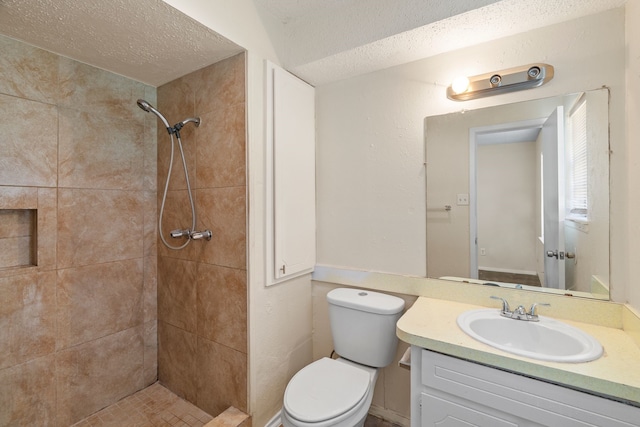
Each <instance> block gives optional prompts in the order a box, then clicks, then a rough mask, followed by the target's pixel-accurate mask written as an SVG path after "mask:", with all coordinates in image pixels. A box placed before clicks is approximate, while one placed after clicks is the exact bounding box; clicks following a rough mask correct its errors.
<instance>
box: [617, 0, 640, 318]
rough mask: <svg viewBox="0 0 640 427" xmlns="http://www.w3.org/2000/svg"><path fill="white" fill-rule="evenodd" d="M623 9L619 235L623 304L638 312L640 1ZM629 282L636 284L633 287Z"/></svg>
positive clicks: (630, 3)
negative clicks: (625, 259) (623, 254)
mask: <svg viewBox="0 0 640 427" xmlns="http://www.w3.org/2000/svg"><path fill="white" fill-rule="evenodd" d="M626 8H627V15H626V40H627V42H626V49H625V51H626V60H627V61H626V84H627V91H626V93H627V103H626V119H627V121H626V125H627V129H626V131H627V150H626V152H625V153H624V154H625V157H626V162H627V168H626V169H627V170H628V176H627V177H626V183H625V184H626V185H625V186H624V188H625V192H624V194H625V196H626V197H625V198H626V199H627V200H628V203H627V204H626V207H627V212H628V214H627V216H626V219H627V223H626V224H624V225H620V228H621V230H620V232H621V233H625V234H626V235H627V236H628V237H627V238H628V240H627V242H626V244H627V245H626V248H625V250H626V251H627V253H628V254H629V257H630V258H631V259H632V260H631V261H630V262H629V263H628V267H629V274H628V275H627V277H628V280H629V286H627V288H626V295H625V299H624V301H628V302H629V303H630V304H631V305H632V306H633V307H635V308H636V310H640V285H638V280H637V278H638V277H640V263H639V262H637V259H638V254H640V222H638V215H637V213H638V211H639V210H640V189H639V188H638V186H639V185H640V184H638V183H640V142H639V139H640V120H638V117H640V2H638V1H628V2H627V5H626ZM631 283H634V284H635V285H634V286H632V285H631Z"/></svg>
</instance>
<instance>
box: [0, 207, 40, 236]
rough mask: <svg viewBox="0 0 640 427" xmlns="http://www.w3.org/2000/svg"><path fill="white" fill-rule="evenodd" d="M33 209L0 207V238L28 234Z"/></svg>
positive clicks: (29, 232)
mask: <svg viewBox="0 0 640 427" xmlns="http://www.w3.org/2000/svg"><path fill="white" fill-rule="evenodd" d="M34 226H35V209H0V238H7V237H23V236H30V235H31V232H32V230H33V228H34Z"/></svg>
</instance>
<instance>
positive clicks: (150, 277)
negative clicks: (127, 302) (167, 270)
mask: <svg viewBox="0 0 640 427" xmlns="http://www.w3.org/2000/svg"><path fill="white" fill-rule="evenodd" d="M143 304H144V306H143V312H144V322H145V323H146V322H149V321H151V320H156V319H157V318H158V259H157V258H156V257H155V256H150V257H146V258H144V289H143Z"/></svg>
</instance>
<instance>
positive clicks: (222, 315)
mask: <svg viewBox="0 0 640 427" xmlns="http://www.w3.org/2000/svg"><path fill="white" fill-rule="evenodd" d="M244 93H245V56H244V54H240V55H237V56H234V57H232V58H229V59H227V60H224V61H221V62H218V63H216V64H213V65H211V66H209V67H206V68H204V69H202V70H199V71H196V72H194V73H192V74H189V75H187V76H184V77H182V78H180V79H178V80H175V81H173V82H171V83H168V84H166V85H164V86H161V87H159V88H158V109H159V110H160V111H161V112H162V113H163V114H164V115H165V116H166V117H167V119H168V120H169V122H170V123H177V122H178V121H181V120H184V119H185V118H187V117H195V116H199V117H200V118H201V119H202V124H201V125H200V127H198V128H195V127H194V126H193V125H192V124H189V125H187V126H186V127H184V128H183V129H182V130H181V131H180V132H181V135H182V140H183V144H184V151H185V155H186V161H187V165H188V168H189V180H190V183H191V186H192V188H193V189H194V196H195V204H196V210H197V215H198V223H197V227H196V229H198V230H203V229H210V230H211V231H212V233H213V239H212V240H211V241H209V242H204V241H194V242H191V244H190V245H189V246H188V247H187V248H186V249H184V250H180V251H173V250H169V249H167V248H165V247H164V246H163V245H162V244H161V243H159V244H158V253H159V256H158V337H159V338H158V339H159V349H158V351H159V353H158V369H159V374H158V375H159V379H160V382H161V383H163V384H164V385H166V386H167V387H168V388H169V389H171V390H172V391H173V392H174V393H176V394H178V395H179V396H181V397H183V398H185V399H187V400H189V401H191V402H193V403H195V404H196V405H197V406H199V407H200V408H201V409H203V410H205V411H206V412H208V413H210V414H211V415H213V416H216V415H218V414H220V413H221V412H223V411H224V410H226V409H227V408H228V407H229V406H235V407H236V408H238V409H240V410H243V411H246V410H247V267H246V265H247V258H246V213H247V205H246V191H247V188H246V161H245V158H246V151H245V150H246V149H245V147H246V137H245V135H246V131H245V97H244ZM175 155H176V161H175V162H174V167H173V170H172V176H171V183H170V187H169V188H170V191H169V194H168V196H167V202H166V206H165V214H164V219H163V232H164V234H165V236H168V234H169V231H170V230H172V229H176V228H189V227H191V211H190V207H189V202H188V198H187V192H186V181H185V179H184V172H183V170H182V164H181V161H180V160H179V154H178V152H177V150H176V154H175ZM169 157H170V139H169V135H168V134H167V132H166V129H163V128H161V127H159V128H158V186H159V191H158V197H159V201H158V203H159V204H160V198H161V197H162V190H163V189H164V183H165V178H166V174H167V170H168V165H169V162H168V160H169ZM168 240H169V241H170V243H171V244H173V245H177V244H179V243H180V241H176V240H173V239H171V238H170V237H168Z"/></svg>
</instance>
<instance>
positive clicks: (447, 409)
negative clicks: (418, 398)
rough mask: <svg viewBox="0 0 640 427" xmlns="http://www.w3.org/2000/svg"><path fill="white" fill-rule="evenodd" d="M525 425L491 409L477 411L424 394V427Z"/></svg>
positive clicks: (502, 426) (516, 426) (512, 426)
mask: <svg viewBox="0 0 640 427" xmlns="http://www.w3.org/2000/svg"><path fill="white" fill-rule="evenodd" d="M489 412H491V413H489ZM510 418H513V417H510ZM523 425H524V424H520V423H518V422H517V420H513V419H511V420H507V419H504V416H503V415H502V414H500V413H499V412H498V411H495V410H491V409H490V408H483V410H477V409H474V408H470V407H468V406H466V405H462V404H458V403H456V402H454V401H452V400H450V399H447V400H444V399H441V398H439V397H437V396H434V395H431V394H428V393H422V426H423V427H432V426H433V427H436V426H437V427H472V426H473V427H520V426H523Z"/></svg>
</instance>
